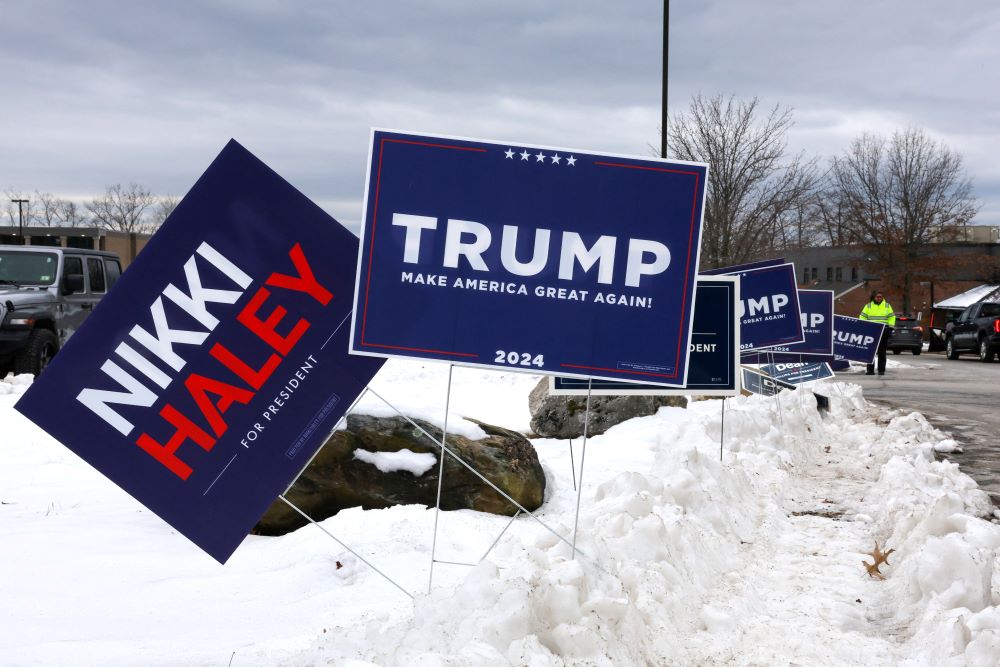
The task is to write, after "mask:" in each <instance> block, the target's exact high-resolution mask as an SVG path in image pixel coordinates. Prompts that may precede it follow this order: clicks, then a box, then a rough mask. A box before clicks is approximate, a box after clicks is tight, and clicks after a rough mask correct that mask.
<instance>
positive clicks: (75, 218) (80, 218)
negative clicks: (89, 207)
mask: <svg viewBox="0 0 1000 667" xmlns="http://www.w3.org/2000/svg"><path fill="white" fill-rule="evenodd" d="M59 219H60V220H62V225H63V226H64V227H82V226H84V225H86V224H87V214H86V212H85V209H84V208H83V207H82V206H80V205H79V204H77V203H76V202H72V201H69V200H66V199H63V200H61V205H60V210H59Z"/></svg>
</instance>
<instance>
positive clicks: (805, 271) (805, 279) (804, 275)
mask: <svg viewBox="0 0 1000 667" xmlns="http://www.w3.org/2000/svg"><path fill="white" fill-rule="evenodd" d="M802 282H804V283H807V282H809V267H808V266H807V267H805V268H804V269H802Z"/></svg>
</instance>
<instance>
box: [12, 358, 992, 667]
mask: <svg viewBox="0 0 1000 667" xmlns="http://www.w3.org/2000/svg"><path fill="white" fill-rule="evenodd" d="M900 372H906V371H905V370H901V371H900ZM536 381H537V378H535V377H532V376H524V375H518V374H493V373H489V372H479V371H470V370H468V369H456V370H455V372H454V373H453V377H452V383H453V386H452V405H451V414H450V415H449V417H448V425H449V430H451V429H452V427H453V426H454V427H455V428H456V429H459V430H464V431H466V432H468V433H474V431H475V429H477V428H478V427H477V426H476V425H475V424H473V423H472V422H468V421H465V420H462V419H461V417H460V416H461V415H465V416H468V417H472V418H476V419H482V420H483V421H487V422H491V423H496V424H499V425H502V426H505V427H507V428H512V429H516V430H521V431H527V430H528V428H527V422H528V419H529V416H528V414H527V394H528V392H529V391H530V389H531V388H532V387H533V386H534V384H535V382H536ZM24 386H25V385H24V384H23V381H22V380H20V379H17V378H14V379H11V378H8V379H7V380H5V381H3V382H2V383H0V394H14V395H0V419H2V423H3V424H4V425H5V428H6V434H5V435H6V437H5V438H4V441H3V443H2V446H3V453H4V456H5V465H4V466H0V500H3V501H4V503H5V504H4V505H3V507H0V530H3V531H4V534H5V536H6V537H7V538H8V539H6V540H5V546H6V547H7V548H5V550H3V551H2V552H0V569H2V570H3V571H4V573H5V577H4V579H3V580H2V583H0V594H2V596H3V599H4V600H5V605H4V606H3V609H2V610H0V645H2V646H5V647H6V649H5V656H4V660H9V661H11V662H13V663H14V664H67V663H73V664H81V665H86V664H93V665H98V664H101V665H104V664H162V665H168V664H179V663H183V664H189V665H208V664H224V663H226V662H227V661H228V660H229V659H230V658H231V657H234V656H233V654H234V653H235V657H234V660H233V664H234V665H239V664H260V665H269V664H283V665H305V664H356V665H360V664H365V665H370V664H378V665H463V666H464V665H496V664H516V665H561V664H588V665H621V664H732V663H735V664H788V663H797V664H815V665H820V664H822V665H829V664H861V663H865V664H914V665H917V664H949V663H953V664H970V665H987V664H989V665H993V664H996V656H997V655H1000V560H998V554H1000V527H998V526H997V525H995V524H993V523H991V522H989V521H987V520H984V519H982V518H979V517H985V516H989V515H990V514H991V512H992V507H991V506H990V504H989V501H988V498H987V497H986V495H985V494H984V493H983V492H982V491H981V490H980V489H978V487H977V486H976V485H975V483H974V482H973V481H972V480H971V479H970V478H968V477H967V476H966V475H964V474H962V473H961V472H960V471H959V470H958V468H957V467H956V466H955V465H953V464H951V463H947V462H939V461H936V460H935V458H934V451H935V449H936V448H937V449H940V448H943V447H948V446H950V445H949V444H948V439H947V438H945V437H944V436H943V435H942V434H941V433H939V432H938V431H936V430H934V429H933V428H932V427H931V426H930V425H929V424H928V422H927V421H926V420H925V419H924V418H923V417H922V416H921V415H919V414H917V413H912V414H897V413H892V412H886V411H884V410H881V409H876V408H875V407H874V406H872V405H870V404H868V403H867V402H866V401H865V400H864V397H863V394H862V391H861V388H860V387H858V386H856V385H850V384H830V383H821V384H818V385H816V386H815V387H814V388H802V389H799V390H798V391H796V392H792V393H786V394H782V395H781V396H779V397H778V398H763V397H749V398H742V397H741V398H734V399H729V400H727V401H726V408H725V418H724V420H723V414H722V403H721V402H720V401H717V400H713V401H698V402H694V403H691V404H690V406H689V408H688V409H686V410H684V409H679V408H662V409H661V410H660V411H659V412H658V413H657V414H655V415H651V416H648V417H642V418H638V419H633V420H630V421H628V422H625V423H623V424H619V425H617V426H615V427H613V428H612V429H610V430H609V431H608V432H607V433H605V434H603V435H601V436H598V437H594V438H592V439H590V441H589V442H588V443H587V446H586V454H585V456H584V453H583V451H582V447H581V445H582V443H581V442H580V441H576V442H575V443H570V442H568V441H561V440H552V439H537V440H535V441H534V444H535V446H536V448H537V450H538V453H539V457H540V459H541V461H542V465H543V468H544V469H545V471H546V475H547V492H546V496H547V497H546V503H545V505H544V506H543V508H542V509H541V510H540V511H539V512H538V513H537V516H538V517H539V518H540V519H541V520H542V521H544V522H545V523H546V524H547V525H548V526H549V527H550V528H551V529H552V530H554V531H555V532H556V533H558V536H557V535H554V534H553V533H552V532H550V531H549V530H547V529H546V528H544V527H542V526H540V525H539V524H538V523H536V522H535V521H534V520H533V519H531V518H530V517H520V518H518V519H516V520H515V521H514V523H513V525H512V526H511V527H510V528H509V530H507V532H506V533H504V536H503V538H502V539H501V540H500V541H499V543H498V544H497V545H496V547H495V548H493V549H492V550H491V551H489V553H488V555H485V554H487V551H488V550H489V549H490V546H491V545H492V544H493V542H494V541H495V540H496V538H497V536H498V535H499V534H500V532H501V531H502V530H503V529H504V527H505V526H506V525H507V523H508V519H507V518H506V517H495V516H486V515H482V514H479V513H476V512H471V511H458V512H447V513H442V514H441V515H440V524H441V525H440V527H439V530H438V536H437V543H436V554H437V558H438V559H440V560H442V561H449V562H464V563H468V564H469V565H470V567H466V566H460V565H446V564H440V563H439V564H438V565H437V566H436V567H435V570H434V578H433V586H432V589H431V591H430V593H429V594H428V593H427V587H428V583H429V577H428V574H429V557H430V550H431V541H432V530H433V526H434V524H435V520H436V517H435V514H434V512H433V511H428V510H425V509H423V508H422V507H415V506H410V507H395V508H390V509H386V510H377V511H363V510H361V509H359V508H355V509H351V510H346V511H344V512H341V513H340V514H338V515H337V516H335V517H332V518H330V519H328V520H326V521H325V522H323V527H324V528H325V529H326V530H328V531H329V532H330V533H332V534H334V535H335V536H336V537H337V539H338V540H340V541H342V542H343V543H344V544H347V545H350V546H352V547H353V548H354V549H355V550H357V552H358V555H359V556H361V557H364V558H365V559H367V560H369V561H370V562H372V563H373V564H375V565H376V566H377V567H379V568H380V569H381V570H382V571H383V572H385V573H386V574H388V575H389V576H391V577H392V578H393V579H394V580H395V581H396V582H398V583H399V584H400V585H401V586H403V587H404V588H406V589H407V590H409V591H411V592H413V593H414V594H415V595H416V599H415V600H414V601H413V602H412V603H411V602H410V600H409V598H407V597H406V596H404V595H403V594H402V593H400V592H399V591H398V590H397V589H395V588H394V587H393V586H392V585H391V584H389V583H387V582H385V581H384V580H383V579H381V578H380V577H379V575H378V574H377V573H375V572H374V571H373V570H372V569H370V568H369V567H368V566H367V565H365V564H364V563H363V562H361V561H360V560H359V558H358V556H355V555H354V554H351V553H348V552H347V551H345V550H344V549H343V548H342V547H340V546H338V545H337V544H336V543H334V542H332V541H331V540H329V538H328V537H327V536H326V535H324V534H323V533H322V531H319V530H316V529H315V528H314V527H312V526H307V527H305V528H303V529H301V530H299V531H296V532H295V533H292V534H290V535H287V536H284V537H281V538H262V537H255V536H251V537H249V538H248V539H247V541H246V542H245V543H244V544H243V545H242V546H241V548H240V549H239V550H238V551H237V553H236V554H235V555H234V557H233V559H232V560H231V561H230V563H229V564H228V565H227V566H225V567H224V568H222V567H219V566H217V565H216V564H214V563H212V562H210V559H208V558H207V557H205V556H202V555H201V554H199V553H198V552H197V551H196V550H195V549H194V548H193V547H191V546H190V545H188V544H187V543H186V542H185V541H184V540H183V539H181V538H179V537H178V536H176V535H174V534H172V531H170V529H169V528H167V527H166V526H164V525H163V524H162V523H161V522H160V521H159V520H158V519H156V518H155V517H152V516H150V515H149V513H148V512H146V511H145V510H144V509H142V508H141V507H140V506H138V505H137V504H136V503H135V502H134V501H132V500H131V499H129V498H128V497H127V496H125V495H124V494H123V493H121V492H120V491H118V490H117V489H115V488H114V487H112V486H110V484H109V483H107V482H106V481H104V480H103V479H102V478H100V476H98V475H97V474H96V473H94V472H93V471H91V470H89V469H88V468H87V467H86V465H85V464H83V463H82V462H80V461H79V460H78V459H77V458H76V457H75V456H73V455H72V454H69V453H68V452H66V450H64V449H63V448H61V447H60V446H59V445H57V444H56V443H53V442H52V441H51V440H50V439H48V438H47V437H46V436H45V435H44V434H43V433H41V432H39V431H38V430H37V429H34V427H32V426H31V425H30V424H28V423H27V422H25V421H24V420H23V419H21V418H20V417H19V416H18V415H16V413H14V412H13V411H12V409H11V407H10V406H11V405H12V404H13V401H14V400H15V399H16V394H17V393H18V392H20V391H23V387H24ZM374 388H375V390H376V391H377V392H378V393H379V394H381V395H382V396H384V397H385V398H387V399H388V400H389V401H390V402H392V403H393V404H394V405H396V406H397V407H399V408H400V409H402V410H404V411H405V412H407V413H408V414H415V415H418V416H422V417H423V418H426V419H428V420H429V421H432V422H433V423H436V424H439V425H441V424H443V423H444V405H443V400H444V395H445V389H446V388H447V367H445V366H435V365H431V364H427V365H422V364H417V363H404V362H398V363H397V362H393V363H391V364H389V365H387V366H386V369H385V370H384V371H383V373H381V374H380V375H379V377H378V378H376V382H375V383H374ZM814 390H815V391H818V392H821V393H824V395H827V396H829V398H830V411H829V412H828V413H823V414H821V413H819V412H818V411H817V410H816V408H815V400H814V397H813V391H814ZM379 404H381V401H380V400H378V399H377V398H375V397H374V396H372V395H369V396H367V397H365V399H363V401H362V402H361V404H360V405H359V408H358V409H359V410H360V411H362V412H372V411H378V410H382V409H383V408H382V407H379ZM382 405H384V404H382ZM720 438H721V439H722V440H723V452H722V460H721V461H720V444H719V443H720ZM956 444H957V443H956ZM571 445H572V446H573V450H572V451H573V459H572V460H571V458H570V451H571V450H570V447H571ZM428 456H429V455H428ZM430 458H434V457H433V456H431V457H430ZM581 458H583V459H584V461H583V462H581ZM406 459H408V461H407V460H406ZM373 463H375V464H376V465H377V463H376V462H375V461H373ZM383 463H384V461H383ZM413 463H415V461H414V460H413V459H411V458H410V457H408V456H405V455H404V464H405V465H404V467H405V466H408V465H411V464H413ZM425 463H426V461H425ZM582 464H583V470H582V473H581V465H582ZM397 465H402V464H397ZM431 465H433V462H431ZM411 471H412V470H411ZM571 471H575V473H576V476H577V484H579V485H581V488H582V491H583V496H582V501H581V503H580V507H581V515H580V518H579V525H578V530H577V531H576V533H575V537H574V527H575V525H576V524H575V517H574V511H575V509H576V506H577V496H576V492H575V491H574V488H573V485H574V480H573V478H572V473H571ZM414 474H416V473H414ZM559 536H561V538H562V539H561V538H560V537H559ZM574 539H575V541H576V545H577V547H578V548H579V549H580V553H579V554H578V555H577V556H576V557H575V558H574V557H573V552H572V550H571V548H570V546H569V545H568V544H567V541H568V542H571V543H572V542H573V541H574ZM876 542H877V544H878V545H879V546H880V547H881V548H882V549H883V550H888V549H890V548H891V549H894V552H893V553H892V554H891V555H890V556H889V559H888V564H883V565H881V566H880V567H881V569H880V574H882V575H884V576H885V580H884V581H881V580H878V579H875V578H870V577H868V575H867V574H866V573H865V568H864V567H863V566H862V564H861V561H862V560H866V562H871V560H872V556H871V555H870V552H871V551H872V549H873V547H874V545H875V543H876ZM484 555H485V557H484ZM95 601H99V605H100V610H101V611H100V613H95V610H96V607H94V605H95V604H97V602H95ZM194 609H197V610H198V613H192V611H191V610H194ZM150 610H155V612H151V611H150ZM151 613H152V614H153V616H151ZM154 617H155V622H150V620H149V619H150V618H154ZM209 619H210V622H206V621H207V620H209ZM177 637H183V638H184V641H183V642H178V641H176V640H175V639H174V638H177Z"/></svg>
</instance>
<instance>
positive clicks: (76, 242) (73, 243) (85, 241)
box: [66, 236, 94, 250]
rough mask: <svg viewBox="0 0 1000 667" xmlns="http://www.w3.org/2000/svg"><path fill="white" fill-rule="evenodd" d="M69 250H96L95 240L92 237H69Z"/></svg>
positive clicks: (67, 245)
mask: <svg viewBox="0 0 1000 667" xmlns="http://www.w3.org/2000/svg"><path fill="white" fill-rule="evenodd" d="M66 247H67V248H82V249H84V250H93V249H94V238H93V237H91V236H67V237H66Z"/></svg>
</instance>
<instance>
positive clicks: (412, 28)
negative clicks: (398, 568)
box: [0, 0, 1000, 224]
mask: <svg viewBox="0 0 1000 667" xmlns="http://www.w3.org/2000/svg"><path fill="white" fill-rule="evenodd" d="M672 4H673V6H672V8H671V37H670V39H671V42H670V43H671V53H670V55H671V59H670V64H671V70H670V75H671V82H670V101H671V109H672V110H674V111H679V110H682V109H683V108H684V107H685V106H686V104H687V101H688V100H689V99H690V97H691V95H692V94H694V93H697V92H705V93H709V94H711V93H715V92H724V93H728V92H734V93H736V94H737V95H740V96H747V97H748V96H753V95H758V96H760V97H761V99H762V100H763V101H764V102H765V103H766V104H774V103H780V104H783V105H786V106H791V107H793V108H794V109H795V115H796V120H797V125H796V127H795V130H794V131H793V133H792V135H791V137H790V139H791V143H792V148H793V149H795V150H805V151H807V152H809V153H812V154H816V155H820V156H827V155H830V154H833V153H836V152H839V151H841V150H843V149H844V148H845V147H846V146H847V145H848V143H849V142H850V140H851V139H852V138H853V137H855V136H857V135H858V134H859V133H860V132H863V131H877V132H884V133H888V132H891V131H892V130H894V129H896V128H900V127H904V126H906V125H915V126H919V127H924V128H926V129H927V130H928V132H930V133H931V134H932V135H933V136H935V137H938V138H939V139H941V140H943V141H945V142H946V143H948V144H949V145H950V146H952V147H953V148H955V149H957V150H959V151H961V152H962V153H963V154H964V155H965V157H966V162H967V165H968V167H969V172H970V174H971V175H972V176H973V177H974V178H975V180H976V183H977V193H978V194H979V196H980V197H981V198H982V199H983V201H984V206H983V210H982V212H981V214H980V217H979V222H983V223H990V224H1000V164H998V163H997V161H996V160H995V157H994V156H995V155H996V154H997V153H998V151H1000V138H998V133H997V132H996V131H995V128H996V127H997V121H998V113H997V111H996V109H997V108H1000V106H998V104H997V99H996V98H997V95H998V91H1000V74H998V68H996V67H995V66H994V64H995V63H996V62H997V60H998V59H997V56H998V52H1000V10H998V9H993V8H992V7H988V6H986V3H978V2H959V3H954V4H953V5H950V6H947V7H946V6H943V5H941V4H940V3H937V2H932V1H930V0H917V1H911V2H904V1H903V0H896V1H888V0H883V1H882V2H857V1H856V2H846V3H841V4H840V5H828V4H820V3H812V2H805V1H799V0H781V1H767V2H765V1H764V0H746V1H739V0H706V1H702V2H698V3H693V2H677V1H676V0H675V2H674V3H672ZM3 10H4V11H3V14H4V21H5V25H6V26H19V29H8V30H7V31H6V32H5V34H4V35H3V37H0V68H2V71H4V72H5V82H4V91H5V94H4V100H3V102H2V104H3V106H2V108H3V111H2V112H0V120H2V122H0V156H2V159H0V188H2V187H7V186H13V187H19V188H24V189H29V190H31V189H36V188H37V189H40V190H43V191H50V192H56V193H60V194H64V195H69V196H78V197H87V196H91V195H93V194H96V193H98V192H100V191H101V190H102V189H103V187H104V185H105V184H108V183H113V182H119V181H121V182H128V181H137V182H140V183H142V184H144V185H145V186H146V187H148V188H150V189H152V190H154V191H155V192H158V193H162V194H167V193H171V194H182V193H183V192H184V191H186V189H187V188H188V187H189V186H190V185H191V184H192V183H193V182H194V180H195V179H196V178H197V176H198V175H199V174H200V173H201V171H202V170H203V169H204V167H205V166H207V164H208V163H209V161H210V160H211V159H212V157H214V155H215V154H216V152H217V151H218V150H219V149H220V148H221V147H222V146H223V145H224V144H225V142H226V141H227V140H228V139H229V137H235V138H237V139H238V140H239V141H240V142H241V143H243V144H244V145H246V146H247V147H248V148H250V149H251V150H252V151H254V152H255V153H256V154H258V155H259V156H260V157H261V158H262V159H263V160H265V161H266V162H268V163H269V164H270V165H271V166H272V167H273V168H274V169H275V170H277V171H278V172H279V173H281V174H283V175H284V176H285V177H286V178H288V179H289V180H290V181H291V182H293V183H294V184H296V185H297V186H298V187H299V188H300V189H302V190H303V192H305V193H306V194H307V195H308V196H310V197H311V198H313V199H314V200H316V201H317V202H318V203H320V204H321V205H323V206H324V207H326V208H327V209H328V210H330V211H331V213H333V214H334V215H335V216H337V217H338V218H339V219H341V220H342V221H344V222H346V223H350V222H355V223H356V222H357V219H358V217H359V216H360V209H361V204H360V199H361V196H362V192H363V178H364V167H365V158H366V155H367V140H368V134H369V128H370V127H371V126H379V127H392V128H398V129H411V130H418V131H425V132H432V133H443V134H452V135H465V136H473V137H482V138H495V139H501V140H509V141H512V142H527V143H542V144H548V145H562V146H569V147H576V148H589V149H594V150H607V151H613V152H619V153H643V154H645V153H648V152H649V145H651V144H652V145H655V144H657V143H658V138H657V128H658V126H659V118H660V109H659V104H660V79H661V77H660V40H661V27H662V19H661V15H660V11H661V3H658V2H648V1H646V2H639V1H634V2H619V3H609V2H598V1H597V0H586V1H582V2H569V1H565V0H564V1H560V2H531V1H528V0H512V1H506V2H502V3H477V2H462V1H459V0H425V1H422V2H367V3H361V2H341V1H336V2H264V1H261V0H253V1H247V0H238V1H237V0H221V1H216V2H207V3H204V2H203V3H158V2H132V3H118V2H87V3H79V2H68V1H67V2H42V1H40V2H27V1H25V2H11V1H8V2H5V3H4V8H3Z"/></svg>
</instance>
